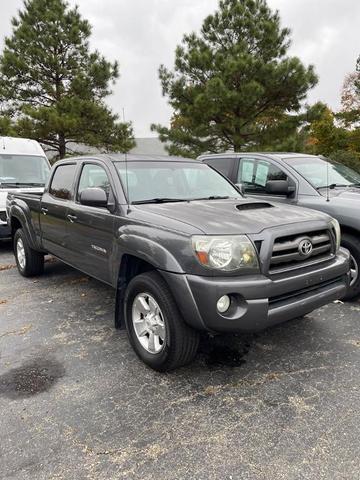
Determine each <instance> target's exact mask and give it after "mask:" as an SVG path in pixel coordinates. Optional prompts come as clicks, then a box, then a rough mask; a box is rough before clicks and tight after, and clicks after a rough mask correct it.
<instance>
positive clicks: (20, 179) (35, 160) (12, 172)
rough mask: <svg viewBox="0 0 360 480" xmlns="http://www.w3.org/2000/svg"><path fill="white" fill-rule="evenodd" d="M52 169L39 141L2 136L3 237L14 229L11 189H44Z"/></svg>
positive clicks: (0, 225)
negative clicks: (10, 218) (8, 202)
mask: <svg viewBox="0 0 360 480" xmlns="http://www.w3.org/2000/svg"><path fill="white" fill-rule="evenodd" d="M49 171H50V163H49V161H48V159H47V158H46V155H45V152H44V150H43V149H42V148H41V146H40V144H39V143H38V142H36V141H35V140H29V139H28V138H14V137H0V238H6V237H9V236H10V233H11V232H10V229H9V227H8V225H7V219H6V198H7V194H8V192H15V191H16V192H29V191H30V192H42V191H43V189H44V186H45V182H46V180H47V178H48V175H49Z"/></svg>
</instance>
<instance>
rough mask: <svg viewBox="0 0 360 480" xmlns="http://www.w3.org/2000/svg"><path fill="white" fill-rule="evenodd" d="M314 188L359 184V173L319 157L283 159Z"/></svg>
mask: <svg viewBox="0 0 360 480" xmlns="http://www.w3.org/2000/svg"><path fill="white" fill-rule="evenodd" d="M285 161H286V162H287V163H288V164H289V165H291V166H292V167H293V168H294V169H295V170H296V171H297V172H298V173H300V175H302V176H303V177H304V178H306V180H307V181H308V182H310V183H311V184H312V185H313V186H314V187H315V188H324V187H328V186H329V187H336V186H340V187H349V186H352V185H360V174H359V173H357V172H355V171H354V170H351V168H349V167H346V166H345V165H342V164H341V163H336V162H332V161H327V160H325V159H322V158H319V157H305V158H291V159H285Z"/></svg>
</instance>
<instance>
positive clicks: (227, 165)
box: [205, 157, 234, 178]
mask: <svg viewBox="0 0 360 480" xmlns="http://www.w3.org/2000/svg"><path fill="white" fill-rule="evenodd" d="M205 163H207V164H208V165H210V166H211V167H213V168H216V170H217V171H218V172H220V173H222V174H223V175H225V176H226V177H228V178H229V177H230V175H231V171H232V167H233V164H234V159H233V158H229V157H225V158H211V159H210V160H205Z"/></svg>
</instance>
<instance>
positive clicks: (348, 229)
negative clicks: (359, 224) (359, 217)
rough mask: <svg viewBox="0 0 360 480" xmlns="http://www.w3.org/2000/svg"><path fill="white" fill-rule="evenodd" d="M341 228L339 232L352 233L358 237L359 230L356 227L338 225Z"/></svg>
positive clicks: (359, 235)
mask: <svg viewBox="0 0 360 480" xmlns="http://www.w3.org/2000/svg"><path fill="white" fill-rule="evenodd" d="M340 228H341V233H342V234H344V233H347V234H349V235H353V236H354V237H358V238H360V230H357V229H356V228H353V227H349V226H347V225H340Z"/></svg>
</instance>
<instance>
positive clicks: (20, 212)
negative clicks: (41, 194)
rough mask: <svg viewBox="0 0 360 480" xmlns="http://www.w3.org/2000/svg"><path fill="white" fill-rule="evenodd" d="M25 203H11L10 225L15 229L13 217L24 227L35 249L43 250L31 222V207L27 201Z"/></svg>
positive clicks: (27, 238) (26, 236)
mask: <svg viewBox="0 0 360 480" xmlns="http://www.w3.org/2000/svg"><path fill="white" fill-rule="evenodd" d="M22 203H23V205H21V206H20V205H11V207H10V210H9V218H10V225H11V228H12V229H13V219H16V220H17V221H18V222H19V223H20V225H21V228H22V229H23V232H24V235H25V238H26V240H27V242H28V243H29V245H30V247H31V248H32V249H33V250H37V251H41V250H42V249H41V246H40V245H39V242H38V240H37V238H36V233H35V230H34V227H33V225H32V224H31V216H30V210H29V207H28V206H27V205H26V203H25V202H22Z"/></svg>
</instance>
